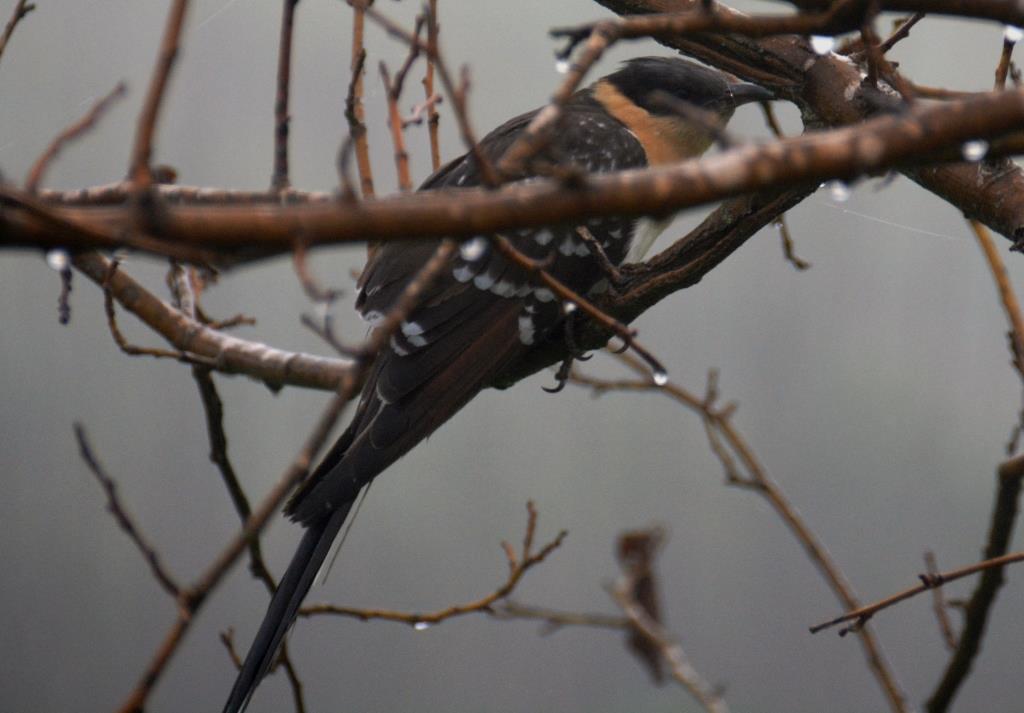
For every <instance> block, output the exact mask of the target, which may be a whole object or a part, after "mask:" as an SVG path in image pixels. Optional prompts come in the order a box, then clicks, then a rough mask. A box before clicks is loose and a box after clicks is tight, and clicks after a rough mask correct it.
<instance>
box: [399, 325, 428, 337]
mask: <svg viewBox="0 0 1024 713" xmlns="http://www.w3.org/2000/svg"><path fill="white" fill-rule="evenodd" d="M402 334H404V335H405V336H407V337H412V336H415V335H417V334H423V325H421V324H420V323H419V322H402Z"/></svg>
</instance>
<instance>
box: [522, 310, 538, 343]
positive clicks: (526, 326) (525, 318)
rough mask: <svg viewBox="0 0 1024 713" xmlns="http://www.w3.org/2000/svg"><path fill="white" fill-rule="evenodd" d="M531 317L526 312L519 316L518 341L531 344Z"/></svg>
mask: <svg viewBox="0 0 1024 713" xmlns="http://www.w3.org/2000/svg"><path fill="white" fill-rule="evenodd" d="M533 334H534V326H533V317H531V316H530V315H528V314H523V315H520V316H519V341H521V342H522V343H523V344H533Z"/></svg>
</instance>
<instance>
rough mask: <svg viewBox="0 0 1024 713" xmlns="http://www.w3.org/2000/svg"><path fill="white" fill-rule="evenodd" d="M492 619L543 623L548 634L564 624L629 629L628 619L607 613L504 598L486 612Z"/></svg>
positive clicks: (543, 632) (543, 630) (545, 632)
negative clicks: (541, 605)
mask: <svg viewBox="0 0 1024 713" xmlns="http://www.w3.org/2000/svg"><path fill="white" fill-rule="evenodd" d="M487 614H488V615H489V616H491V617H492V618H494V619H502V620H512V619H527V620H535V621H540V622H541V623H543V624H544V628H543V629H542V631H541V633H542V634H550V633H552V632H555V631H558V630H559V629H561V628H562V627H565V626H585V627H592V628H597V629H629V628H630V623H629V619H626V618H625V617H621V616H612V615H609V614H593V613H580V612H570V611H560V610H557V609H547V608H544V607H535V606H529V605H526V604H520V603H518V602H514V601H511V600H509V599H505V600H504V602H502V603H501V604H499V605H497V606H492V607H491V610H490V611H488V612H487Z"/></svg>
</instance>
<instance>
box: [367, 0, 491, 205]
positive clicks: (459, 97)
mask: <svg viewBox="0 0 1024 713" xmlns="http://www.w3.org/2000/svg"><path fill="white" fill-rule="evenodd" d="M350 2H352V3H353V4H356V3H358V2H363V3H365V0H350ZM366 14H367V16H368V17H370V18H371V19H372V20H374V21H375V22H377V23H378V24H379V25H380V26H381V27H383V28H384V29H385V30H386V31H387V32H388V34H390V35H392V36H394V37H397V38H398V39H400V40H401V41H403V42H405V43H406V44H407V45H409V46H410V47H414V46H418V47H419V48H420V50H421V51H422V52H423V53H424V54H425V55H426V56H427V57H428V58H429V59H430V60H431V61H433V63H434V67H435V69H436V71H437V76H438V78H439V79H440V80H441V85H442V86H443V87H444V90H445V93H446V94H447V95H448V98H449V100H450V101H451V104H452V111H453V112H454V114H455V121H456V123H457V124H458V127H459V133H460V135H461V136H462V141H463V143H464V144H465V146H466V149H467V151H468V152H469V153H470V154H472V155H473V159H474V160H475V161H476V165H477V168H478V169H479V171H480V177H481V180H482V182H483V184H484V185H485V186H489V187H494V186H498V185H500V183H501V180H500V177H499V175H498V172H497V170H496V169H495V167H494V165H493V163H492V162H491V160H490V158H488V157H487V155H485V154H484V152H483V151H482V150H481V149H480V144H479V142H478V141H477V139H476V132H475V131H474V130H473V125H472V124H471V123H470V121H469V109H468V104H467V97H468V95H469V69H468V68H467V67H463V68H462V71H461V73H460V78H459V82H458V84H456V83H455V80H454V79H453V78H452V74H451V72H450V71H449V70H448V63H447V62H446V61H445V58H444V55H443V54H442V53H441V49H440V45H438V44H436V42H437V35H438V31H437V29H436V28H433V27H432V26H433V25H435V24H436V18H435V17H434V16H433V15H432V14H431V13H430V11H429V7H428V8H427V9H426V10H425V14H426V18H427V41H426V42H424V41H422V40H420V38H419V37H418V35H416V34H413V33H410V32H408V31H407V30H405V29H404V28H403V27H402V26H401V25H399V24H398V23H396V22H395V21H393V20H391V19H389V18H387V17H386V16H384V15H382V14H381V13H379V12H378V11H376V10H374V9H373V8H370V7H366ZM431 42H433V43H434V44H431Z"/></svg>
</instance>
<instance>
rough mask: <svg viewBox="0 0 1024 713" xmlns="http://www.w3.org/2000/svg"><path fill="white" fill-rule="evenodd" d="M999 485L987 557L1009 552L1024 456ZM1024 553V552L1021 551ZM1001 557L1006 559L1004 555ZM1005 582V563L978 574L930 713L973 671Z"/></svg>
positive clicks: (938, 712) (1004, 471)
mask: <svg viewBox="0 0 1024 713" xmlns="http://www.w3.org/2000/svg"><path fill="white" fill-rule="evenodd" d="M996 475H997V478H998V482H999V487H998V490H997V492H996V501H995V505H994V506H993V508H992V517H991V519H990V523H991V524H990V525H989V532H988V542H987V544H986V545H985V557H986V558H989V561H992V559H991V558H1000V555H1002V553H1004V552H1006V550H1007V548H1008V547H1009V544H1010V541H1011V539H1012V537H1013V529H1014V525H1015V523H1016V520H1017V513H1018V509H1019V507H1020V493H1021V484H1022V482H1024V457H1022V456H1017V457H1016V458H1011V459H1010V460H1008V461H1006V462H1005V463H1003V464H1002V465H1000V466H999V469H998V470H997V473H996ZM1018 554H1021V555H1022V556H1024V553H1018ZM1001 559H1006V557H1005V556H1004V557H1002V558H1001ZM1002 585H1003V569H1002V567H992V568H988V569H985V570H984V572H982V575H981V577H979V578H978V585H977V586H976V587H975V589H974V592H973V593H972V594H971V598H970V600H969V601H968V602H967V606H966V607H965V608H964V626H963V629H962V631H961V632H960V639H959V641H958V642H957V648H956V651H955V652H954V653H953V655H952V656H951V657H950V659H949V663H948V664H947V666H946V671H945V672H944V673H943V676H942V679H941V680H940V681H939V684H938V685H937V686H936V687H935V692H934V693H933V694H932V696H931V698H929V699H928V703H927V705H926V709H927V711H928V713H945V711H947V710H948V709H949V706H950V704H951V703H952V702H953V698H954V696H955V695H956V693H957V691H958V690H959V689H960V686H961V685H962V684H963V682H964V681H965V680H966V678H967V675H968V674H969V673H970V671H971V667H972V665H973V663H974V659H975V658H976V657H977V655H978V651H979V650H980V649H981V641H982V638H983V637H984V635H985V627H986V625H987V623H988V617H989V614H990V612H991V611H992V607H993V605H994V604H995V600H996V595H997V594H998V592H999V589H1000V588H1001V587H1002Z"/></svg>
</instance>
